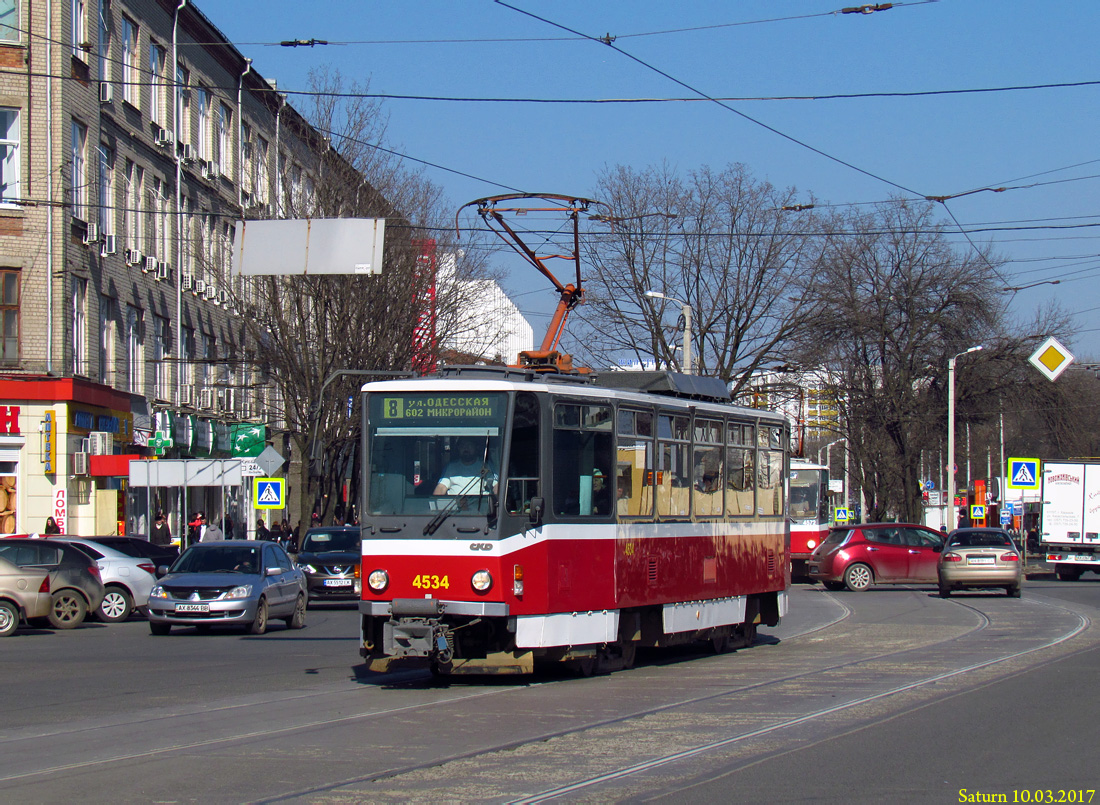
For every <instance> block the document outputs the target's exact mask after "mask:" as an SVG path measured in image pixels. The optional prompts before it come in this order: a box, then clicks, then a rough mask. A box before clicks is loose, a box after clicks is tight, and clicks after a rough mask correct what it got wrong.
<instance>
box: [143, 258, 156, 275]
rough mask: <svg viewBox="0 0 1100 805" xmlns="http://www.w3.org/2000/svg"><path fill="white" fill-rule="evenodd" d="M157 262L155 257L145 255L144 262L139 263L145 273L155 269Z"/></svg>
mask: <svg viewBox="0 0 1100 805" xmlns="http://www.w3.org/2000/svg"><path fill="white" fill-rule="evenodd" d="M157 262H158V261H157V258H155V257H146V258H145V262H144V263H142V265H141V270H142V271H143V272H144V273H146V274H148V273H149V272H150V271H156V270H157Z"/></svg>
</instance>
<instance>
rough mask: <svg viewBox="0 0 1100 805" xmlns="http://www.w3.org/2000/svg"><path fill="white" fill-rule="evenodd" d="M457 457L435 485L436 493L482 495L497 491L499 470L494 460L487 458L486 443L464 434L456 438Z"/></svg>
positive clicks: (449, 463) (448, 464)
mask: <svg viewBox="0 0 1100 805" xmlns="http://www.w3.org/2000/svg"><path fill="white" fill-rule="evenodd" d="M455 452H456V453H457V457H456V458H454V459H452V460H451V461H450V462H448V463H447V466H446V467H444V468H443V477H442V478H440V479H439V482H438V483H437V484H436V486H435V492H434V494H436V495H467V494H470V495H481V494H485V493H486V492H489V493H495V492H496V485H497V471H496V468H495V467H494V466H493V462H492V461H489V460H485V447H484V443H482V444H481V445H479V444H478V441H477V439H474V438H471V437H468V436H463V437H461V438H459V439H457V440H456V443H455Z"/></svg>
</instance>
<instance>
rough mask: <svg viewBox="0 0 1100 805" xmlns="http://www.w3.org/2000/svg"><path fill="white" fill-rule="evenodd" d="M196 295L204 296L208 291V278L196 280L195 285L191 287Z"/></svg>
mask: <svg viewBox="0 0 1100 805" xmlns="http://www.w3.org/2000/svg"><path fill="white" fill-rule="evenodd" d="M191 290H192V291H193V292H194V294H195V296H202V295H203V294H204V293H206V280H195V287H194V288H192V289H191Z"/></svg>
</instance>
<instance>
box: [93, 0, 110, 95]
mask: <svg viewBox="0 0 1100 805" xmlns="http://www.w3.org/2000/svg"><path fill="white" fill-rule="evenodd" d="M98 22H99V24H98V25H97V26H96V30H98V31H99V80H100V81H110V80H111V7H110V0H99V20H98Z"/></svg>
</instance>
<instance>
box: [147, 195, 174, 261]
mask: <svg viewBox="0 0 1100 805" xmlns="http://www.w3.org/2000/svg"><path fill="white" fill-rule="evenodd" d="M150 200H151V201H152V204H151V208H150V222H151V223H150V240H151V243H150V251H149V253H150V254H152V255H154V256H155V257H156V258H157V259H158V260H161V261H162V262H165V261H167V260H168V258H169V257H170V256H171V254H172V250H171V243H172V236H171V233H170V232H169V231H168V183H167V182H162V181H161V180H160V179H153V189H152V191H151V199H150Z"/></svg>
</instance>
